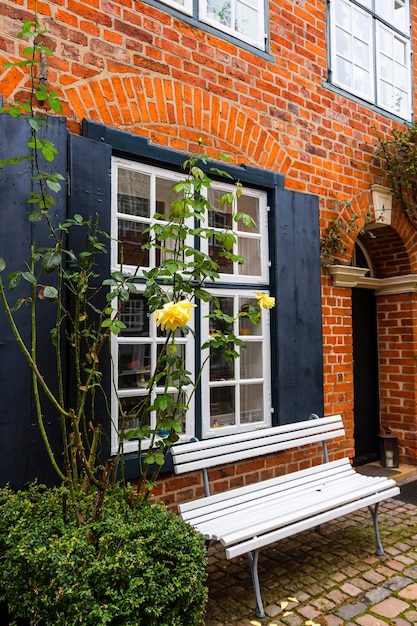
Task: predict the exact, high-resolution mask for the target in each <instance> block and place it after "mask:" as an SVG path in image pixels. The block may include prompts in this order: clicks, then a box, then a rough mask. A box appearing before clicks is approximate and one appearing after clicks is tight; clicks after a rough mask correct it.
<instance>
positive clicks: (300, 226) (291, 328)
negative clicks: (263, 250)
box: [272, 189, 324, 424]
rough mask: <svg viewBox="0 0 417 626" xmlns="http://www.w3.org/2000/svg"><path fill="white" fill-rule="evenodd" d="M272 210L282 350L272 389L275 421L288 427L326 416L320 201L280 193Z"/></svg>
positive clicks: (278, 339)
mask: <svg viewBox="0 0 417 626" xmlns="http://www.w3.org/2000/svg"><path fill="white" fill-rule="evenodd" d="M272 210H273V212H274V213H273V218H274V219H273V222H274V224H275V234H274V242H273V243H274V261H273V267H274V283H275V285H274V290H275V294H276V298H277V310H276V312H275V317H274V319H275V328H274V329H273V330H274V334H275V338H276V343H277V348H278V355H277V362H276V363H275V364H274V365H275V367H274V370H273V376H274V378H273V381H272V386H273V394H274V402H275V414H276V415H277V417H276V421H277V422H278V423H280V424H286V423H290V422H296V421H301V420H303V419H306V418H308V416H309V415H310V413H317V414H319V415H322V414H323V404H324V403H323V347H322V346H323V342H322V317H321V282H320V237H319V210H318V198H317V196H312V195H307V194H302V193H298V192H294V191H288V190H285V189H276V190H275V203H274V206H273V207H272ZM274 354H275V349H274V346H273V348H272V356H274Z"/></svg>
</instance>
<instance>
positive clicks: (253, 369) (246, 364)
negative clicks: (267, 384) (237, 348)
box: [239, 341, 263, 379]
mask: <svg viewBox="0 0 417 626" xmlns="http://www.w3.org/2000/svg"><path fill="white" fill-rule="evenodd" d="M239 361H240V378H241V379H242V378H262V377H263V367H262V343H260V342H257V341H256V342H254V343H252V342H250V343H247V344H246V351H242V354H241V356H240V358H239Z"/></svg>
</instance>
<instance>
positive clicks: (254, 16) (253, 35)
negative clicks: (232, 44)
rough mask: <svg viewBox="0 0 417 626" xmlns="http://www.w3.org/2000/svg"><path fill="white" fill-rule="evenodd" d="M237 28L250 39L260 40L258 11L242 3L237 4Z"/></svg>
mask: <svg viewBox="0 0 417 626" xmlns="http://www.w3.org/2000/svg"><path fill="white" fill-rule="evenodd" d="M235 28H236V31H237V32H238V33H242V34H243V35H246V36H247V37H250V39H254V40H257V39H258V11H257V10H255V9H253V8H252V7H249V6H247V5H245V4H243V3H241V2H236V17H235Z"/></svg>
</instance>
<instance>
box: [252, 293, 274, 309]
mask: <svg viewBox="0 0 417 626" xmlns="http://www.w3.org/2000/svg"><path fill="white" fill-rule="evenodd" d="M255 296H256V302H257V303H258V306H259V307H260V308H261V309H272V307H273V306H275V298H273V297H272V296H267V295H266V293H263V292H262V291H257V292H256V293H255Z"/></svg>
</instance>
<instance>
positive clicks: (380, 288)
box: [328, 223, 417, 465]
mask: <svg viewBox="0 0 417 626" xmlns="http://www.w3.org/2000/svg"><path fill="white" fill-rule="evenodd" d="M367 230H371V233H370V234H369V233H366V232H364V234H360V235H359V237H358V239H357V240H356V243H355V245H354V253H353V255H352V262H351V265H350V266H347V265H333V266H329V268H328V270H329V273H330V275H331V276H332V278H333V285H334V286H335V287H340V288H343V289H349V292H350V295H351V302H352V317H351V322H352V327H351V328H352V335H353V341H352V343H354V346H353V347H354V349H353V350H352V357H353V359H352V360H354V363H353V367H352V370H350V371H351V372H352V375H353V383H354V384H353V390H354V394H355V396H354V402H353V409H354V440H355V451H354V463H355V465H360V464H363V463H366V462H369V461H370V460H372V459H373V458H378V433H379V432H386V431H387V430H388V429H389V430H390V431H391V432H392V434H393V435H395V436H397V437H398V441H399V450H400V460H401V462H403V463H410V464H413V465H415V464H416V463H417V357H416V355H417V272H415V271H413V269H414V267H413V268H412V266H411V261H410V257H409V251H408V249H407V248H406V246H405V243H404V241H403V238H402V235H403V233H402V232H401V229H398V230H396V229H394V228H393V227H392V226H390V225H388V224H386V225H383V224H375V223H372V224H370V225H369V226H367V227H366V228H365V231H367ZM399 231H400V232H399ZM414 245H415V246H417V241H416V242H415V244H414ZM416 249H417V248H416ZM415 252H416V250H414V253H415ZM365 292H367V293H365ZM375 338H376V339H375ZM375 342H376V347H375Z"/></svg>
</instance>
